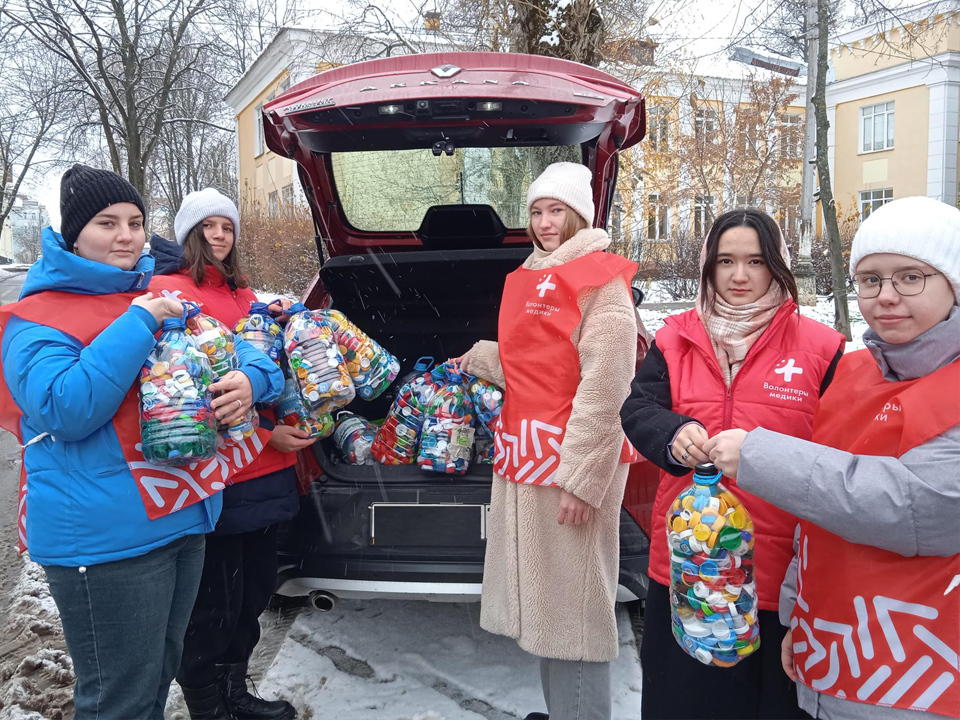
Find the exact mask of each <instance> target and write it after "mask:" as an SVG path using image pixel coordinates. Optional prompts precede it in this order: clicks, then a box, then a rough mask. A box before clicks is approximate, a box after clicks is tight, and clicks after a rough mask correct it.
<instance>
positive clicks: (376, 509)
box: [370, 503, 489, 547]
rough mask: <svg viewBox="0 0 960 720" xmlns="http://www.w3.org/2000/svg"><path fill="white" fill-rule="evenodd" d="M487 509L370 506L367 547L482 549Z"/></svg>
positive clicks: (404, 504) (408, 505)
mask: <svg viewBox="0 0 960 720" xmlns="http://www.w3.org/2000/svg"><path fill="white" fill-rule="evenodd" d="M488 508H489V505H453V504H443V503H436V504H421V503H373V504H372V505H371V506H370V544H371V545H392V546H395V547H482V546H483V545H484V544H486V538H487V522H486V520H487V518H486V515H487V510H488Z"/></svg>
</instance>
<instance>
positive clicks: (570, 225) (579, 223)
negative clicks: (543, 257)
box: [527, 201, 590, 250]
mask: <svg viewBox="0 0 960 720" xmlns="http://www.w3.org/2000/svg"><path fill="white" fill-rule="evenodd" d="M558 202H559V201H558ZM563 206H564V207H565V208H566V209H567V216H566V218H565V219H564V221H563V227H562V228H560V244H561V245H563V244H564V243H565V242H566V241H567V240H569V239H570V238H572V237H573V236H574V235H576V234H577V233H578V232H580V231H581V230H586V229H587V228H588V227H590V223H588V222H587V221H586V220H584V219H583V218H582V217H580V213H578V212H577V211H576V210H574V209H573V208H572V207H570V206H569V205H567V204H566V203H563ZM527 237H528V238H530V239H531V240H533V244H534V245H536V246H537V247H539V248H540V249H541V250H543V248H542V247H541V246H540V241H539V240H537V234H536V233H535V232H534V231H533V223H532V222H530V221H528V222H527Z"/></svg>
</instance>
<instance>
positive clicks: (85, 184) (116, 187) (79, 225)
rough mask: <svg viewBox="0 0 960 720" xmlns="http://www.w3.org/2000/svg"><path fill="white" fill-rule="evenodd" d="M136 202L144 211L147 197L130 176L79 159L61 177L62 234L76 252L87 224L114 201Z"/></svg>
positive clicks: (114, 202) (70, 247)
mask: <svg viewBox="0 0 960 720" xmlns="http://www.w3.org/2000/svg"><path fill="white" fill-rule="evenodd" d="M124 202H127V203H133V204H134V205H136V206H137V207H138V208H140V212H142V213H144V215H146V211H145V210H144V209H143V200H142V199H141V197H140V193H138V192H137V189H136V188H135V187H134V186H133V185H131V184H130V183H129V182H127V180H125V179H124V178H122V177H120V176H119V175H117V174H116V173H114V172H110V171H109V170H97V169H96V168H92V167H87V166H86V165H81V164H80V163H77V164H76V165H74V166H73V167H72V168H70V169H69V170H67V171H66V172H65V173H64V174H63V177H62V178H60V234H61V235H62V236H63V239H64V240H65V241H66V243H67V250H69V251H70V252H73V245H74V243H76V242H77V236H78V235H79V234H80V231H81V230H83V226H84V225H86V224H87V223H88V222H90V221H91V220H92V219H93V217H94V216H95V215H96V214H97V213H99V212H100V211H101V210H103V209H104V208H106V207H109V206H110V205H114V204H116V203H124Z"/></svg>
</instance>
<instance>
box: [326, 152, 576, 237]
mask: <svg viewBox="0 0 960 720" xmlns="http://www.w3.org/2000/svg"><path fill="white" fill-rule="evenodd" d="M563 161H566V162H580V161H581V150H580V146H578V145H573V146H566V147H555V146H551V147H509V148H460V149H458V150H456V151H455V152H454V154H453V155H445V154H442V155H440V156H434V154H433V151H432V150H431V149H429V148H424V149H422V150H386V151H377V152H353V153H333V154H332V162H333V178H334V183H335V184H336V189H337V194H338V196H339V198H340V203H341V205H342V206H343V211H344V214H345V215H346V218H347V222H349V223H350V225H352V226H353V227H355V228H356V229H358V230H362V231H365V232H390V231H393V232H396V231H413V230H417V229H418V228H419V227H420V222H421V221H422V220H423V216H424V214H425V213H426V212H427V210H428V209H429V208H430V207H432V206H434V205H474V204H484V205H490V206H492V207H493V209H494V210H496V211H497V214H498V215H500V219H501V220H502V221H503V224H504V225H505V226H506V227H508V228H524V227H526V226H527V208H526V200H527V187H528V186H529V185H530V182H531V181H532V180H533V179H534V178H536V177H537V176H538V175H539V174H540V172H541V171H542V170H543V169H544V168H545V167H546V166H547V165H549V164H550V163H554V162H563Z"/></svg>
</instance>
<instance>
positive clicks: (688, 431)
mask: <svg viewBox="0 0 960 720" xmlns="http://www.w3.org/2000/svg"><path fill="white" fill-rule="evenodd" d="M709 437H710V436H709V435H707V431H706V430H704V428H703V425H701V424H700V423H694V422H691V423H687V424H686V425H684V426H683V427H682V428H680V432H678V433H677V438H676V440H674V441H673V445H672V446H671V448H670V450H671V452H672V453H673V457H674V458H676V460H677V462H679V463H683V464H684V465H686V466H687V467H691V468H692V467H696V466H697V463H705V462H710V458H709V457H707V454H706V452H704V450H703V444H704V443H705V442H706V441H707V439H708V438H709ZM684 455H686V457H684Z"/></svg>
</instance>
